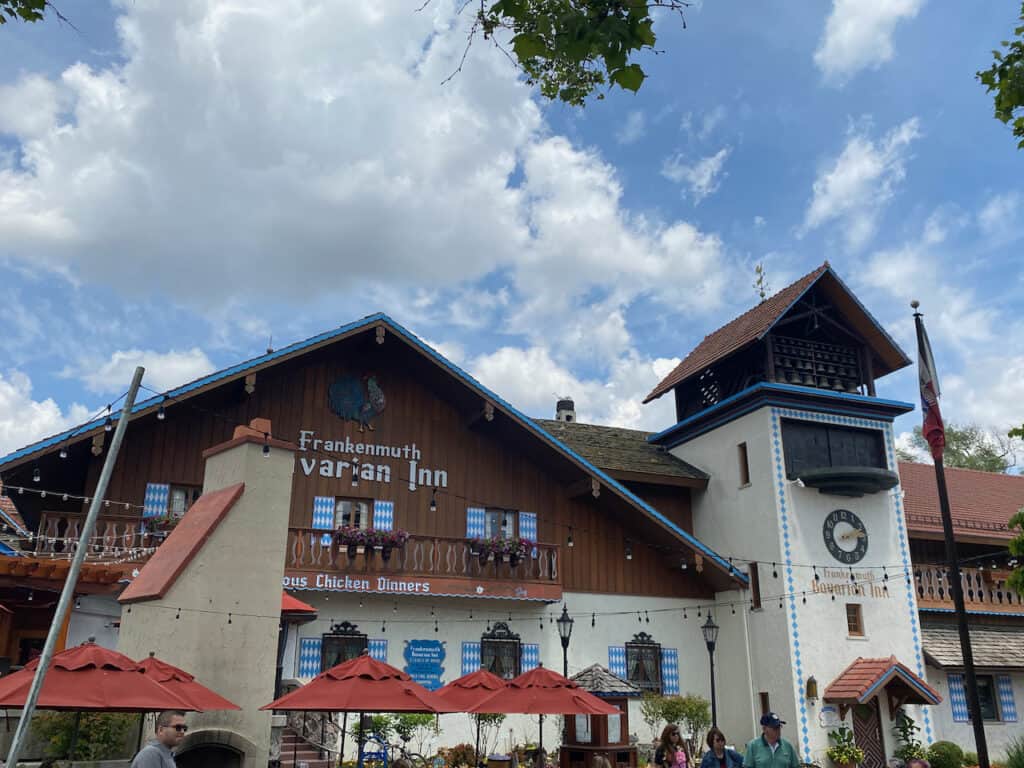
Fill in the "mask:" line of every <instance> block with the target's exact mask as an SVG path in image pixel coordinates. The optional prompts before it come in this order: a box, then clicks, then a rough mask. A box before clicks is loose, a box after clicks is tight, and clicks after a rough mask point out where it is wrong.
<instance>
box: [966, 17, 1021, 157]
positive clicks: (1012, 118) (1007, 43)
mask: <svg viewBox="0 0 1024 768" xmlns="http://www.w3.org/2000/svg"><path fill="white" fill-rule="evenodd" d="M1019 21H1020V25H1019V26H1018V27H1016V28H1015V29H1014V30H1013V34H1014V39H1011V40H1003V41H1001V42H1000V45H1001V46H1002V49H997V50H994V51H992V58H993V59H994V62H993V64H992V66H991V67H989V68H988V69H985V70H982V71H980V72H978V73H976V76H977V78H978V80H980V81H981V83H982V85H984V86H985V89H986V91H987V92H988V93H992V94H994V96H993V97H992V100H993V103H994V107H995V118H996V120H999V121H1000V122H1002V123H1006V124H1009V123H1011V122H1012V123H1013V135H1014V136H1016V137H1017V139H1018V141H1017V148H1018V149H1024V2H1022V3H1021V6H1020V18H1019Z"/></svg>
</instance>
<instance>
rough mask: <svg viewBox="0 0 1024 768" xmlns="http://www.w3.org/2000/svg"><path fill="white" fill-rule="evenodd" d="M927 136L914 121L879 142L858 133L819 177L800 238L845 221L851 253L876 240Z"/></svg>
mask: <svg viewBox="0 0 1024 768" xmlns="http://www.w3.org/2000/svg"><path fill="white" fill-rule="evenodd" d="M920 136H921V128H920V122H919V120H918V119H917V118H916V117H913V118H910V119H909V120H906V121H905V122H903V123H901V124H900V125H898V126H896V127H895V128H893V129H892V130H891V131H889V132H888V133H886V134H885V135H884V136H882V137H881V138H880V139H878V140H873V139H872V138H871V137H870V136H868V135H867V133H866V132H865V131H864V130H863V129H856V128H855V129H853V130H852V132H851V133H850V135H849V138H848V139H847V142H846V146H845V147H844V148H843V151H842V152H841V153H840V154H839V156H838V157H837V158H836V159H835V160H833V161H831V162H830V163H829V164H827V165H826V166H825V167H824V168H822V170H821V171H820V172H819V174H818V178H817V179H816V180H815V181H814V186H813V188H812V197H811V202H810V204H809V206H808V208H807V212H806V213H805V215H804V222H803V225H802V227H801V228H800V230H799V231H798V235H801V236H802V235H804V234H806V233H807V232H809V231H811V230H813V229H816V228H818V227H820V226H822V225H823V224H826V223H828V222H830V221H839V222H840V223H841V224H842V227H843V238H844V240H845V241H846V245H847V246H848V247H849V248H851V249H858V248H860V247H862V246H863V245H864V244H865V243H867V241H868V240H869V239H871V237H872V236H873V235H874V233H875V230H876V228H877V220H878V216H879V214H880V213H881V211H882V210H883V209H884V207H885V205H886V204H887V203H888V202H889V201H890V200H891V199H892V197H893V196H894V195H895V193H896V187H897V186H898V185H899V184H900V182H902V181H903V179H904V177H905V176H906V173H907V171H906V164H907V160H908V157H909V148H910V145H911V144H912V143H913V142H914V140H916V139H918V138H919V137H920Z"/></svg>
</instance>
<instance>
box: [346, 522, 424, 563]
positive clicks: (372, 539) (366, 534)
mask: <svg viewBox="0 0 1024 768" xmlns="http://www.w3.org/2000/svg"><path fill="white" fill-rule="evenodd" d="M334 537H335V541H336V542H337V543H338V546H339V547H344V548H345V549H346V550H347V551H348V556H349V557H355V556H356V555H361V554H363V553H364V552H365V551H366V548H367V547H373V548H374V549H376V550H380V551H381V553H386V554H385V555H384V557H385V559H388V558H390V557H391V550H393V549H395V548H396V547H398V548H401V547H404V546H405V542H406V541H408V540H409V534H408V533H406V532H405V531H403V530H400V529H399V530H393V531H385V530H382V529H378V528H355V527H353V526H345V527H343V528H339V529H338V530H337V531H335V533H334Z"/></svg>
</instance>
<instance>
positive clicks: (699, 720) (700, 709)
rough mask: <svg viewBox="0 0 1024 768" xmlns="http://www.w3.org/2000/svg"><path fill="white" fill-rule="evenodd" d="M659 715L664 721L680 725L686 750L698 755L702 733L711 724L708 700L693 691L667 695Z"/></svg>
mask: <svg viewBox="0 0 1024 768" xmlns="http://www.w3.org/2000/svg"><path fill="white" fill-rule="evenodd" d="M661 716H662V719H664V720H665V722H668V723H676V724H678V725H679V726H680V729H681V730H682V732H683V733H684V734H686V739H685V741H686V747H687V751H688V752H689V753H690V755H692V756H698V755H699V754H700V749H699V746H700V743H701V741H703V737H704V733H705V731H707V729H708V727H709V726H710V725H711V704H710V703H709V702H708V700H707V699H705V698H703V697H702V696H697V695H696V694H693V693H686V694H683V695H682V696H668V697H666V698H665V699H664V700H663V703H662V707H661Z"/></svg>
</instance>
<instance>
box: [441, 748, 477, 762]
mask: <svg viewBox="0 0 1024 768" xmlns="http://www.w3.org/2000/svg"><path fill="white" fill-rule="evenodd" d="M440 754H441V755H442V756H443V757H444V762H445V765H447V766H449V768H460V766H465V765H469V766H472V765H473V764H474V763H476V750H475V748H474V747H473V745H472V744H456V745H455V746H454V747H449V748H448V749H442V750H441V752H440Z"/></svg>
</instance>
